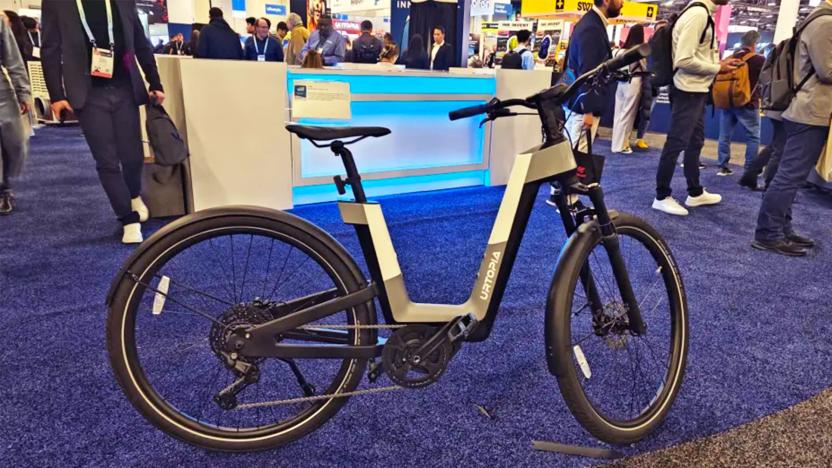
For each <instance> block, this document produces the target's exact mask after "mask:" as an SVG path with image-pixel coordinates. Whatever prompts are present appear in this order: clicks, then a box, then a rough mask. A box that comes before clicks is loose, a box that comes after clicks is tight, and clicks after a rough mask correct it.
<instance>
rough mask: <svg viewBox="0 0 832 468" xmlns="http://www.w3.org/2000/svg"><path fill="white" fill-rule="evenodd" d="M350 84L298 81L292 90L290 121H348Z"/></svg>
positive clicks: (349, 114)
mask: <svg viewBox="0 0 832 468" xmlns="http://www.w3.org/2000/svg"><path fill="white" fill-rule="evenodd" d="M350 100H351V98H350V84H349V83H344V82H341V81H311V80H298V81H295V82H294V89H293V90H292V119H334V120H349V119H350V118H351V117H352V114H351V112H350Z"/></svg>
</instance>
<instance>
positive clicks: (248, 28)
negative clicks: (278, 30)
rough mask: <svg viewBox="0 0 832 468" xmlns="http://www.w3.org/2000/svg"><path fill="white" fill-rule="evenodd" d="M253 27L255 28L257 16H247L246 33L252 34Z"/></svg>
mask: <svg viewBox="0 0 832 468" xmlns="http://www.w3.org/2000/svg"><path fill="white" fill-rule="evenodd" d="M255 29H257V18H255V17H253V16H249V17H248V18H246V34H248V35H249V36H253V35H254V30H255Z"/></svg>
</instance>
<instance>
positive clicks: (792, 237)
mask: <svg viewBox="0 0 832 468" xmlns="http://www.w3.org/2000/svg"><path fill="white" fill-rule="evenodd" d="M786 240H787V241H789V242H791V243H792V244H794V245H796V246H798V247H803V248H804V249H811V248H812V247H814V246H815V241H814V240H812V239H809V238H808V237H803V236H801V235H800V234H796V233H794V232H793V233H791V234H787V235H786Z"/></svg>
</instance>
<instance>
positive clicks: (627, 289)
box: [588, 184, 647, 335]
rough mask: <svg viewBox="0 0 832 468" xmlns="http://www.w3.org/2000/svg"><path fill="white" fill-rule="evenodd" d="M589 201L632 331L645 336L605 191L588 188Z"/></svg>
mask: <svg viewBox="0 0 832 468" xmlns="http://www.w3.org/2000/svg"><path fill="white" fill-rule="evenodd" d="M588 195H589V199H590V200H592V206H593V207H594V208H595V216H596V218H597V220H598V225H599V227H600V229H601V243H602V244H604V249H606V251H607V255H608V256H609V258H610V263H611V264H612V271H613V274H614V275H615V280H616V283H618V291H619V292H620V293H621V299H623V300H624V304H625V305H626V306H627V317H628V318H629V319H630V331H631V332H633V333H634V334H636V335H644V334H645V333H646V332H647V325H645V323H644V320H643V319H642V317H641V309H640V308H639V306H638V300H636V295H635V293H634V292H633V285H632V283H630V275H629V273H628V272H627V265H626V262H625V261H624V255H623V254H622V253H621V241H620V240H619V238H618V234H617V233H616V232H615V225H613V223H612V219H611V218H610V215H609V213H608V212H607V205H606V203H605V202H604V191H603V190H602V189H601V186H600V185H598V184H593V185H590V186H589V187H588Z"/></svg>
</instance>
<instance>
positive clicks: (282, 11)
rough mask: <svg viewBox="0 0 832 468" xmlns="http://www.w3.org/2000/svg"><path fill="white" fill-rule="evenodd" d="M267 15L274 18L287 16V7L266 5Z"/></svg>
mask: <svg viewBox="0 0 832 468" xmlns="http://www.w3.org/2000/svg"><path fill="white" fill-rule="evenodd" d="M266 14H267V15H272V16H286V5H273V4H268V3H267V4H266Z"/></svg>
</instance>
